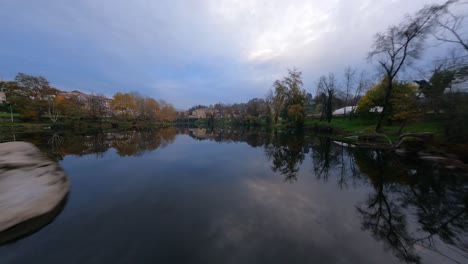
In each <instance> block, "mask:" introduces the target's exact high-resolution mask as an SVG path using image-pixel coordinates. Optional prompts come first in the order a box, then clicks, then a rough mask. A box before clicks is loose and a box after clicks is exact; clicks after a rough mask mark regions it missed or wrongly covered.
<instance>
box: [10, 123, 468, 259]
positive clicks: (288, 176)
mask: <svg viewBox="0 0 468 264" xmlns="http://www.w3.org/2000/svg"><path fill="white" fill-rule="evenodd" d="M177 133H183V134H188V135H189V136H191V137H193V138H196V139H198V140H213V141H215V142H226V143H229V142H246V143H247V144H249V145H250V146H252V147H262V148H263V150H264V153H265V156H266V158H267V159H268V161H269V162H271V170H272V171H273V172H278V173H280V174H281V175H283V176H284V180H285V181H287V182H295V181H297V180H298V173H299V172H300V170H301V169H302V167H303V166H302V163H304V162H305V160H306V154H308V153H310V160H311V161H310V162H311V163H312V165H313V173H314V176H315V178H316V180H320V181H324V182H327V181H329V179H332V178H333V177H335V178H336V180H337V181H336V184H337V185H338V186H339V188H338V189H346V188H350V186H355V185H367V186H370V187H371V192H370V193H369V194H368V198H367V199H366V200H364V201H360V202H358V204H356V209H357V213H358V214H359V216H360V218H361V224H362V228H363V230H367V231H368V232H370V233H371V234H372V235H373V236H374V237H375V238H376V239H377V240H379V241H382V242H383V243H384V244H385V245H386V247H388V248H389V249H391V250H392V252H393V253H394V254H395V255H396V256H397V257H398V258H400V259H401V260H403V261H406V262H411V263H418V262H420V261H421V256H420V255H419V254H420V252H421V249H422V248H424V249H427V250H430V251H433V252H436V253H437V254H440V255H441V256H444V257H445V258H446V260H447V261H450V260H453V262H455V263H457V262H458V263H461V262H467V261H468V241H467V237H468V234H467V227H468V209H467V208H468V177H467V175H466V174H463V173H461V172H457V171H453V170H448V169H445V168H441V167H437V166H434V165H431V164H420V163H418V162H408V161H404V160H402V159H400V158H398V157H397V156H395V155H393V154H392V153H389V152H383V151H376V150H364V149H347V148H344V147H343V146H340V145H338V144H335V143H334V142H333V141H331V140H330V139H329V138H325V137H321V138H316V137H310V138H309V137H304V134H303V133H279V132H276V131H274V132H267V131H258V130H250V129H242V128H241V129H231V130H228V129H223V130H206V129H205V130H200V129H189V130H185V129H183V130H179V131H177V130H176V129H175V128H164V129H144V130H127V131H116V132H112V133H91V134H85V133H81V134H53V135H51V134H39V133H36V134H31V135H29V136H28V139H27V141H30V142H33V143H35V144H36V145H38V146H39V148H41V149H42V150H43V151H44V153H46V154H47V155H48V156H50V157H52V158H53V159H55V160H61V159H63V157H64V156H65V155H70V154H72V155H84V154H96V155H97V156H100V155H102V154H103V153H104V152H106V151H107V150H109V149H110V148H114V149H115V150H116V153H117V154H119V155H121V156H138V155H142V154H143V153H145V152H147V151H152V150H155V149H157V148H161V147H164V146H166V145H167V144H170V143H171V142H173V141H174V139H175V137H176V134H177ZM23 136H24V135H18V136H17V137H23ZM18 140H24V139H22V138H18ZM44 142H45V143H44ZM350 182H352V183H353V185H350V184H349V183H350ZM351 188H352V187H351Z"/></svg>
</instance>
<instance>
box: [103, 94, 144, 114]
mask: <svg viewBox="0 0 468 264" xmlns="http://www.w3.org/2000/svg"><path fill="white" fill-rule="evenodd" d="M110 107H111V110H112V113H113V114H114V115H115V116H116V117H119V118H124V119H126V120H129V119H131V118H134V117H135V115H136V112H137V110H138V109H137V105H136V102H135V96H134V95H132V94H129V93H116V94H115V95H114V96H113V100H112V102H111V103H110Z"/></svg>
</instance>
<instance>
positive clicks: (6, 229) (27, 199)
mask: <svg viewBox="0 0 468 264" xmlns="http://www.w3.org/2000/svg"><path fill="white" fill-rule="evenodd" d="M69 187H70V184H69V182H68V179H67V177H66V176H65V173H64V171H63V170H62V169H61V168H60V167H59V166H58V164H57V163H55V162H52V161H50V160H48V159H46V158H45V157H43V156H42V154H41V152H40V150H39V149H38V148H36V147H35V146H34V145H32V144H30V143H26V142H8V143H0V212H1V214H0V243H5V242H7V241H8V240H12V239H15V238H17V237H18V236H23V235H25V233H29V232H32V231H33V230H32V227H34V228H36V229H38V228H40V227H42V226H38V223H40V224H42V225H45V224H47V223H48V222H50V221H47V220H48V219H49V220H51V219H53V218H54V217H55V216H56V214H58V213H59V212H60V210H58V212H57V209H58V208H62V207H63V204H64V201H65V200H66V197H67V194H68V192H69ZM51 214H52V215H51ZM32 220H40V221H39V222H38V221H35V222H34V221H33V223H32V222H31V221H32ZM24 223H29V225H28V226H24V227H21V224H24Z"/></svg>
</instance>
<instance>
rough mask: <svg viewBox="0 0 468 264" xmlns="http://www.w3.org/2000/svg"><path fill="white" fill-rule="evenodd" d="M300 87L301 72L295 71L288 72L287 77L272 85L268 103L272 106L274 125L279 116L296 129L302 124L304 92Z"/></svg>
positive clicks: (301, 83) (301, 84) (303, 117)
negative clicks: (272, 88)
mask: <svg viewBox="0 0 468 264" xmlns="http://www.w3.org/2000/svg"><path fill="white" fill-rule="evenodd" d="M302 86H303V82H302V72H300V71H298V70H297V69H293V70H288V76H286V77H284V78H283V79H282V80H276V81H275V82H274V83H273V87H274V92H272V97H271V98H269V99H268V101H270V102H271V105H272V110H273V112H274V120H275V123H277V122H278V117H279V116H280V115H281V117H282V118H284V119H286V120H288V121H290V122H294V123H295V125H296V126H297V127H300V126H302V125H303V124H304V119H305V107H304V104H305V98H306V92H305V90H304V89H302Z"/></svg>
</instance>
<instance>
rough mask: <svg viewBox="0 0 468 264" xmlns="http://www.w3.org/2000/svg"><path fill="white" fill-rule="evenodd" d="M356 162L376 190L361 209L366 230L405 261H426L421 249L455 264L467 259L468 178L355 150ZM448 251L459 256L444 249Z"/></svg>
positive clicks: (390, 157) (382, 153)
mask: <svg viewBox="0 0 468 264" xmlns="http://www.w3.org/2000/svg"><path fill="white" fill-rule="evenodd" d="M355 157H356V162H357V164H358V166H359V168H360V169H361V171H362V172H363V173H364V174H365V175H366V176H367V177H368V180H369V182H370V184H371V185H372V186H373V187H374V192H373V193H371V194H369V198H368V199H367V201H365V202H364V203H363V204H361V205H358V206H357V211H358V212H359V213H360V215H361V217H362V227H363V229H365V230H368V231H370V232H371V234H372V235H374V236H375V237H376V238H377V239H378V240H382V241H384V243H385V244H386V245H387V246H388V247H389V248H391V249H392V251H393V252H394V253H395V255H396V256H397V257H399V258H400V259H402V260H404V261H406V262H413V263H419V262H420V261H421V258H420V256H419V255H418V254H417V251H418V248H425V249H428V250H430V251H433V252H436V253H437V254H440V255H441V256H444V257H445V258H446V259H447V260H450V261H453V262H455V263H460V261H459V259H460V258H461V259H464V260H465V261H466V260H468V250H467V249H468V244H467V241H466V237H467V235H468V234H467V226H468V217H467V208H468V207H467V200H468V196H467V194H468V192H467V186H468V184H467V183H468V182H467V178H466V175H461V174H458V173H457V172H453V171H448V170H445V169H443V168H437V167H434V166H430V165H419V166H415V165H412V164H405V163H403V162H401V161H400V160H399V159H398V158H397V157H395V156H394V155H392V154H391V153H384V152H382V151H356V153H355ZM409 226H412V227H413V228H410V227H409ZM444 247H445V248H447V249H448V250H449V251H451V253H455V255H458V257H457V258H455V257H454V256H452V254H450V255H449V254H447V252H446V251H447V250H441V248H444Z"/></svg>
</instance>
